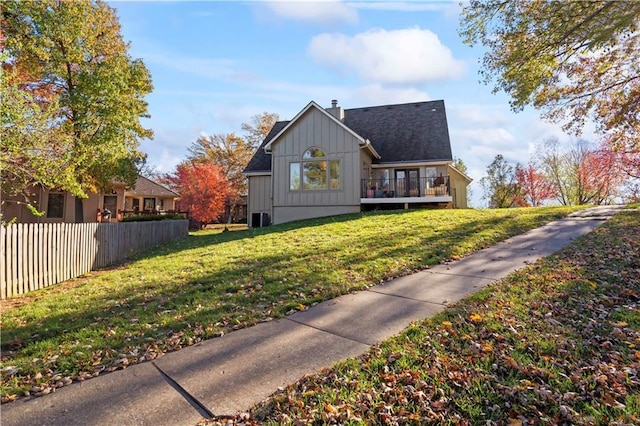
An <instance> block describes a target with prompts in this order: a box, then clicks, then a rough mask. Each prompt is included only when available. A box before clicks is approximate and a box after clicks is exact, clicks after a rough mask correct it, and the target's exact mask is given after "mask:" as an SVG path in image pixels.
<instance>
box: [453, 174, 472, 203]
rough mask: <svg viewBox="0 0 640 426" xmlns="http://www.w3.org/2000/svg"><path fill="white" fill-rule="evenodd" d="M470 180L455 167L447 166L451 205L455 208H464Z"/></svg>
mask: <svg viewBox="0 0 640 426" xmlns="http://www.w3.org/2000/svg"><path fill="white" fill-rule="evenodd" d="M470 182H471V181H470V180H469V179H468V178H467V177H466V176H464V175H463V174H461V173H460V172H459V171H458V169H456V168H455V167H449V185H450V186H451V196H452V197H453V201H452V205H453V207H454V208H457V209H466V208H467V207H469V206H468V205H467V186H468V185H469V183H470Z"/></svg>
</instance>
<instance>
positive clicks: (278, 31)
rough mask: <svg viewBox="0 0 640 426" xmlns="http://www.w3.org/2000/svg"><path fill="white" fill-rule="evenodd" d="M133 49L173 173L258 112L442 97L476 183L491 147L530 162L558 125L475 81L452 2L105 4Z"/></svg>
mask: <svg viewBox="0 0 640 426" xmlns="http://www.w3.org/2000/svg"><path fill="white" fill-rule="evenodd" d="M109 4H110V5H111V6H112V7H113V8H115V9H116V12H117V14H118V16H119V18H120V23H121V24H122V33H123V36H124V38H125V40H127V41H129V42H130V43H131V48H130V53H131V55H132V56H133V57H134V58H141V59H142V60H143V61H144V63H145V65H146V66H147V68H148V69H149V70H150V72H151V75H152V78H153V84H154V91H153V93H151V94H150V95H149V96H148V97H147V100H148V102H149V112H150V114H151V118H150V119H149V120H145V125H146V126H147V127H150V128H151V129H153V130H154V132H155V137H154V139H153V140H151V141H144V142H143V143H142V146H141V148H142V150H143V151H144V152H146V153H147V154H148V162H149V163H150V164H151V165H152V166H154V167H156V169H158V170H159V171H161V172H170V171H171V170H172V169H173V167H175V165H176V164H177V163H178V162H179V161H181V160H182V159H184V158H185V156H186V154H187V148H188V147H189V145H190V144H191V143H192V142H193V141H195V140H196V139H197V138H198V136H200V135H201V134H217V133H231V132H236V133H241V128H240V126H241V124H242V123H243V122H249V121H250V118H251V116H253V115H256V114H260V113H261V112H263V111H268V112H276V113H278V114H279V115H280V118H281V119H290V118H292V117H293V116H294V115H295V114H296V113H297V112H298V111H300V110H301V109H302V108H303V107H304V106H306V105H307V104H308V103H309V101H311V100H314V101H316V102H318V103H319V104H320V105H323V106H326V107H328V106H330V105H331V100H332V99H337V100H338V103H339V104H340V106H342V107H344V108H356V107H363V106H372V105H384V104H392V103H403V102H415V101H425V100H436V99H444V101H445V105H446V108H447V119H448V124H449V133H450V136H451V144H452V150H453V154H454V156H456V157H460V158H462V160H463V161H464V162H465V163H466V164H467V166H468V168H469V175H470V176H471V177H472V178H474V183H473V184H472V190H473V198H472V205H474V206H476V207H481V206H483V204H484V203H483V201H482V200H481V196H482V191H481V189H480V187H479V185H478V181H479V180H480V178H481V177H482V176H483V175H484V172H485V169H486V166H487V165H488V164H489V163H491V161H492V160H493V158H494V157H495V155H496V154H502V155H504V156H505V158H507V159H508V160H509V161H512V162H514V163H515V162H517V161H519V162H522V163H526V162H527V161H528V160H529V158H530V157H531V155H532V154H533V152H534V150H535V145H536V144H537V143H540V142H542V141H543V140H544V139H546V138H548V137H550V136H557V137H559V138H560V139H561V140H568V139H569V137H567V136H565V135H563V133H562V131H561V130H560V127H559V126H557V125H551V124H549V123H546V122H544V121H542V120H541V119H540V118H539V113H538V112H537V111H534V110H525V111H524V112H521V113H518V114H515V113H513V112H511V111H510V109H509V104H508V98H507V97H506V96H505V95H504V94H492V93H491V87H490V86H485V85H483V84H481V83H479V79H480V78H479V76H478V64H479V60H480V59H481V56H482V53H483V51H482V48H481V47H474V48H471V47H469V46H467V45H464V44H463V43H462V40H461V38H460V37H459V36H458V33H457V31H458V26H459V23H458V22H459V21H458V20H459V13H460V7H459V6H458V2H457V1H455V2H448V1H406V2H402V1H354V2H351V1H321V2H310V1H298V2H282V1H279V2H270V1H254V2H240V1H198V2H182V1H175V2H168V1H143V2H128V1H127V2H125V1H110V2H109Z"/></svg>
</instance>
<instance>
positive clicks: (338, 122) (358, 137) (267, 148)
mask: <svg viewBox="0 0 640 426" xmlns="http://www.w3.org/2000/svg"><path fill="white" fill-rule="evenodd" d="M311 108H315V109H317V110H318V111H320V112H321V113H322V114H324V115H326V116H327V117H329V119H331V120H332V121H334V122H335V123H336V124H338V126H340V127H341V128H342V129H343V130H346V131H347V132H349V133H350V134H351V135H353V136H355V137H356V139H358V141H359V142H360V144H362V145H364V144H366V140H365V138H363V137H362V136H361V135H359V134H358V133H356V132H354V131H353V130H352V129H350V128H349V127H347V126H346V125H345V124H344V123H343V122H342V121H340V120H338V119H337V118H336V117H334V116H333V115H331V114H329V113H328V112H327V110H325V109H324V108H322V107H321V106H320V105H318V104H317V103H315V102H314V101H311V102H309V103H308V104H307V106H306V107H304V108H303V109H302V111H300V112H299V113H298V114H296V116H295V117H293V118H292V119H291V121H289V122H288V123H287V124H286V125H285V126H284V127H283V128H282V129H281V130H280V131H279V132H278V133H277V134H276V135H274V137H273V138H272V139H271V140H270V141H269V142H268V143H267V144H266V145H265V146H264V149H265V151H269V150H270V149H271V145H272V144H274V143H276V142H277V141H278V138H279V137H280V136H282V135H283V134H284V133H285V132H286V131H287V130H289V129H290V128H291V127H293V126H294V125H295V123H296V122H297V121H298V120H299V119H300V118H302V117H303V116H304V115H305V114H306V113H307V111H309V110H310V109H311Z"/></svg>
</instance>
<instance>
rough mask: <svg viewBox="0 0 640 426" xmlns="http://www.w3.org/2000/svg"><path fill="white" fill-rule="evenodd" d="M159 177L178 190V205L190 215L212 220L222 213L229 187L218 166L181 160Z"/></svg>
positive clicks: (203, 220)
mask: <svg viewBox="0 0 640 426" xmlns="http://www.w3.org/2000/svg"><path fill="white" fill-rule="evenodd" d="M163 180H164V182H167V183H168V184H169V186H171V187H172V188H173V189H175V190H176V191H177V192H179V194H180V201H179V203H180V208H181V209H182V210H185V209H186V210H189V216H190V217H191V218H193V219H195V220H197V221H199V222H202V223H203V224H207V223H213V222H215V221H216V220H217V219H218V217H219V216H220V215H221V214H222V213H223V212H224V204H225V200H226V197H227V191H228V189H229V186H228V184H227V181H226V179H225V176H224V172H223V171H222V169H221V168H220V167H219V166H215V165H213V164H202V163H201V164H198V163H193V162H189V161H185V162H182V163H180V164H178V166H177V167H176V170H175V172H174V173H173V174H168V175H166V176H165V177H164V179H163Z"/></svg>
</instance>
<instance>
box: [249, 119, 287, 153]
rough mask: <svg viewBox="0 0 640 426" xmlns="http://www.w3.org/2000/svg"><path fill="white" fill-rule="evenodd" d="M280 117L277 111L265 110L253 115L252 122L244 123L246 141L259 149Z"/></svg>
mask: <svg viewBox="0 0 640 426" xmlns="http://www.w3.org/2000/svg"><path fill="white" fill-rule="evenodd" d="M279 119H280V116H279V115H278V113H275V112H266V111H265V112H263V113H262V114H257V115H254V116H252V117H251V122H250V123H242V130H243V131H244V133H245V137H244V139H245V141H246V142H247V143H248V144H249V145H250V146H251V147H252V148H253V149H257V148H258V147H259V146H260V144H261V143H262V141H263V140H264V138H265V137H266V136H267V134H269V132H270V131H271V128H272V127H273V125H274V124H276V121H278V120H279Z"/></svg>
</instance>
